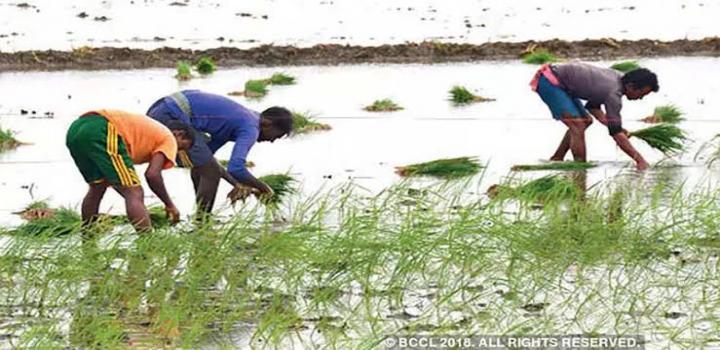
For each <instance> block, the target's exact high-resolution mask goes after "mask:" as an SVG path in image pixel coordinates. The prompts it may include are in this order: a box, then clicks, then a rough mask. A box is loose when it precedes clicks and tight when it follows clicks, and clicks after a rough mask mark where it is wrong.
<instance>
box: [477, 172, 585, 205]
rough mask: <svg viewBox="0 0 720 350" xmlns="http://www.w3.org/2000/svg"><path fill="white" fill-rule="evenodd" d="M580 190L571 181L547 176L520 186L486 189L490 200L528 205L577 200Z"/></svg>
mask: <svg viewBox="0 0 720 350" xmlns="http://www.w3.org/2000/svg"><path fill="white" fill-rule="evenodd" d="M580 193H581V192H580V188H578V186H577V184H575V183H574V182H573V181H572V180H569V179H567V178H565V177H561V176H557V175H548V176H544V177H541V178H539V179H535V180H531V181H528V182H525V183H522V184H520V185H515V186H513V185H494V186H492V187H490V189H488V195H489V196H490V197H491V198H497V199H508V198H514V199H518V200H521V201H524V202H528V203H547V202H553V201H558V200H568V199H574V198H579V195H580Z"/></svg>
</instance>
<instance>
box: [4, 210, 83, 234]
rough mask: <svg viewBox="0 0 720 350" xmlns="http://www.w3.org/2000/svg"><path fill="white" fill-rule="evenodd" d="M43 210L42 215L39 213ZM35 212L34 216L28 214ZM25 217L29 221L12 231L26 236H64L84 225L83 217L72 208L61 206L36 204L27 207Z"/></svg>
mask: <svg viewBox="0 0 720 350" xmlns="http://www.w3.org/2000/svg"><path fill="white" fill-rule="evenodd" d="M41 211H42V213H43V214H42V215H40V214H39V213H40V212H41ZM30 213H33V214H32V217H30V216H27V215H28V214H30ZM23 217H24V218H26V219H27V220H28V221H27V222H26V223H24V224H22V225H20V226H18V227H17V228H16V229H14V230H12V231H10V232H11V233H12V234H15V235H26V236H39V235H43V236H63V235H66V234H69V233H72V232H74V231H77V230H79V229H80V227H81V226H82V218H80V215H79V214H78V213H76V212H75V211H74V210H72V209H68V208H59V209H50V208H49V207H47V206H45V207H44V208H42V207H40V206H36V207H35V208H32V209H26V210H25V211H24V214H23Z"/></svg>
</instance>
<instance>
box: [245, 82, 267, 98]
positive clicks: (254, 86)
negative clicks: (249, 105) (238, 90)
mask: <svg viewBox="0 0 720 350" xmlns="http://www.w3.org/2000/svg"><path fill="white" fill-rule="evenodd" d="M267 86H268V84H267V82H266V81H265V80H248V81H247V82H245V93H244V95H245V97H250V98H260V97H263V96H265V95H267V93H268V88H267Z"/></svg>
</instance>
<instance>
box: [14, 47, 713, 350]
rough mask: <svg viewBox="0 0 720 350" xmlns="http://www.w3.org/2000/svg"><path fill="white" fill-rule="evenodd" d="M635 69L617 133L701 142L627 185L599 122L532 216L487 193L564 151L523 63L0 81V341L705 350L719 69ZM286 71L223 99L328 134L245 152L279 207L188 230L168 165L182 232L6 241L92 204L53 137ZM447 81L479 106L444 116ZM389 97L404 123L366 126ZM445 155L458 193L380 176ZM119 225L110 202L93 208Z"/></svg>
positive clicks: (681, 62) (709, 325)
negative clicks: (525, 341) (29, 218)
mask: <svg viewBox="0 0 720 350" xmlns="http://www.w3.org/2000/svg"><path fill="white" fill-rule="evenodd" d="M612 63H613V62H608V61H597V62H593V64H596V65H601V66H609V65H611V64H612ZM639 63H640V64H641V65H642V66H644V67H647V68H650V69H652V70H653V71H655V72H657V73H658V75H659V80H660V92H659V93H657V94H652V95H650V96H648V97H647V98H645V99H644V100H642V101H632V102H628V101H626V103H625V106H624V108H623V117H624V126H625V128H627V129H628V130H631V131H632V130H635V129H639V128H642V127H645V126H647V124H644V123H641V122H640V121H639V119H641V118H643V117H645V116H648V115H650V114H651V113H652V111H653V109H654V108H655V107H656V106H658V105H665V104H674V105H676V106H678V107H679V108H681V109H682V111H683V112H684V117H685V118H686V120H685V121H683V122H681V123H680V124H679V127H681V128H682V129H684V130H685V131H686V132H687V133H688V136H689V138H690V139H692V140H694V142H690V143H688V150H687V151H686V152H685V153H683V154H681V155H678V156H675V157H672V159H667V158H665V157H664V156H663V155H662V154H660V153H658V152H657V151H654V150H652V149H650V148H649V147H647V146H646V145H644V144H643V143H642V142H640V141H638V140H635V139H631V142H633V144H634V145H636V147H638V149H639V151H640V152H641V153H643V155H645V157H646V158H647V159H648V161H650V162H651V163H652V164H654V165H655V166H654V167H653V168H652V169H651V170H649V171H647V172H645V173H637V172H635V171H634V170H633V169H634V167H633V164H632V163H631V162H630V160H629V159H628V158H627V157H626V156H625V155H624V154H623V153H622V152H621V151H619V150H618V149H617V148H616V146H615V145H614V142H613V141H612V140H611V139H610V138H609V137H608V136H607V130H606V128H605V127H603V126H601V125H599V123H595V124H594V125H593V126H592V127H591V128H590V129H589V131H588V136H587V141H588V156H589V159H590V160H591V161H594V162H597V164H598V166H597V167H594V168H591V169H588V170H585V171H582V172H574V173H571V174H569V175H568V176H570V178H571V179H572V180H573V181H574V182H576V183H579V184H581V186H580V187H581V188H582V190H586V193H585V192H584V193H583V194H581V195H579V197H573V199H572V200H568V199H567V197H564V198H554V197H546V198H543V199H542V200H539V201H533V200H531V201H527V200H516V199H507V198H502V197H501V198H492V197H491V196H488V195H486V194H485V192H486V191H487V189H488V188H489V187H490V186H491V185H493V184H498V183H508V181H509V180H508V178H510V179H512V180H513V181H520V180H529V179H535V178H540V177H542V176H545V175H548V174H557V172H524V173H517V172H511V171H510V169H511V167H512V166H513V165H516V164H532V163H538V162H540V161H541V160H544V159H547V158H548V157H549V156H550V155H551V153H552V152H553V150H554V149H555V147H556V145H557V143H558V142H559V140H560V138H561V136H562V134H563V132H564V128H563V127H562V126H561V125H560V124H559V123H557V122H555V121H553V120H552V119H551V118H550V116H549V112H548V111H547V109H546V107H545V106H544V105H543V104H542V103H541V101H540V99H539V98H538V97H537V96H536V94H534V93H532V92H531V91H530V89H529V87H528V85H527V84H528V81H529V80H530V78H531V76H532V74H533V73H534V71H535V70H536V69H537V67H536V66H530V65H525V64H523V63H520V62H518V61H495V62H482V63H461V64H457V63H456V64H436V65H416V64H409V65H408V64H406V65H342V66H332V67H327V66H303V67H272V68H247V67H241V68H226V67H220V69H219V70H218V71H217V72H216V73H214V74H212V75H209V76H208V77H205V78H195V79H193V80H190V81H188V82H181V83H179V82H178V81H177V80H176V79H175V78H174V77H173V76H174V74H175V71H174V70H171V69H148V70H110V71H92V72H90V71H59V72H5V73H0V91H3V92H5V94H6V98H5V99H3V101H2V103H1V104H0V125H2V127H3V128H8V129H11V130H14V131H16V138H17V139H19V140H20V141H22V142H25V143H27V144H26V145H22V146H20V147H17V148H15V149H13V150H10V151H6V152H3V153H0V193H2V201H0V227H4V228H5V230H7V231H8V232H4V233H3V234H2V235H0V249H1V252H2V253H1V254H0V259H2V261H1V262H2V263H1V264H0V300H2V303H3V305H0V344H2V347H8V348H9V347H48V348H63V347H82V346H85V347H90V348H93V347H97V348H112V347H134V348H162V347H170V348H172V347H186V348H368V349H371V348H382V347H383V340H384V339H386V338H387V337H388V336H392V335H397V334H460V335H467V334H585V335H593V334H628V335H629V334H641V335H643V336H644V337H645V340H646V342H647V343H646V346H647V348H651V349H654V348H703V347H706V348H711V347H717V346H720V343H718V341H719V340H718V338H717V334H718V330H719V329H720V327H719V325H720V323H719V322H718V321H719V319H720V310H719V309H718V307H719V306H720V294H719V293H718V287H719V286H718V281H720V279H718V278H717V277H718V275H717V273H718V257H717V254H718V248H719V247H720V243H719V242H720V237H719V236H718V231H717V228H718V227H719V225H720V222H719V221H718V215H717V213H718V210H720V208H719V207H718V202H717V196H718V188H719V187H718V185H717V182H718V181H717V180H718V173H717V170H716V169H715V168H714V167H713V166H708V164H707V154H706V153H702V154H701V155H700V156H699V157H697V155H698V151H699V150H700V149H701V148H703V147H702V146H703V145H704V144H705V143H706V142H707V141H710V140H712V139H713V137H714V136H715V135H717V134H718V132H719V131H720V123H718V119H717V115H716V114H717V110H718V107H719V106H718V104H719V102H717V100H716V99H715V98H714V97H715V95H717V92H718V91H720V83H718V82H717V80H714V79H704V78H702V77H712V76H718V75H719V74H720V65H719V64H718V63H720V62H718V59H717V58H701V57H698V58H687V57H685V58H661V59H643V60H640V62H639ZM278 71H283V72H286V73H288V74H291V75H293V76H295V77H296V78H297V84H296V85H291V86H281V87H272V89H271V91H270V92H269V94H268V95H267V96H266V97H264V98H263V99H259V100H257V99H245V98H243V97H239V98H237V100H238V101H239V102H241V103H243V104H245V105H247V106H249V107H251V108H253V109H257V110H262V109H264V108H266V107H268V106H272V105H282V106H286V107H288V108H290V109H292V110H296V111H309V112H311V114H314V115H315V116H316V119H317V120H319V121H321V122H323V123H327V124H329V125H330V126H331V127H332V130H329V131H322V132H316V133H310V134H304V135H297V136H292V137H289V138H284V139H281V140H278V141H276V142H274V143H272V144H267V143H259V144H257V145H256V146H255V147H254V148H253V150H252V152H251V153H250V156H249V160H251V161H253V162H254V163H255V164H256V165H255V167H253V168H252V169H251V171H252V172H253V173H254V174H256V175H263V174H269V173H282V172H288V173H289V174H291V175H292V176H294V177H295V178H296V179H297V180H298V182H299V184H300V189H299V193H297V194H295V195H293V196H291V197H290V198H289V199H288V200H287V201H286V202H284V203H283V204H282V205H281V206H280V208H278V210H277V211H272V210H268V209H267V208H265V207H263V206H262V205H259V204H257V203H256V202H255V201H253V200H250V201H249V202H247V203H245V204H241V205H238V206H237V207H235V208H232V207H231V206H230V205H229V204H228V203H227V202H225V201H224V196H223V194H224V193H227V191H229V190H230V187H228V186H226V185H222V186H221V188H220V192H219V193H220V195H219V196H218V197H219V198H218V203H217V204H218V206H217V207H218V209H217V213H218V218H217V221H216V222H214V223H211V224H207V225H205V226H200V227H194V226H193V224H192V223H190V222H189V221H188V220H187V216H188V215H189V214H190V212H191V210H192V209H193V204H192V202H193V198H194V196H193V192H192V185H191V182H190V179H189V176H188V174H187V171H186V170H182V169H173V170H170V171H167V172H166V173H167V174H165V175H164V176H165V179H166V182H167V184H168V188H169V192H170V194H171V196H173V198H174V199H175V202H176V203H177V204H178V206H179V209H180V211H181V213H183V214H184V218H185V220H184V222H183V223H181V224H180V225H179V226H178V227H174V228H171V229H167V228H166V229H160V230H158V231H157V232H155V233H154V234H152V235H146V236H138V235H136V234H134V233H132V229H131V228H130V227H128V226H123V225H119V226H114V225H110V226H98V227H94V228H93V231H92V232H93V233H94V235H92V236H91V237H86V239H85V240H83V239H81V235H80V233H79V231H80V228H79V224H77V223H74V224H72V225H69V226H68V227H69V228H68V230H67V232H65V233H66V234H65V235H63V236H61V237H55V236H47V235H39V236H19V235H17V234H12V233H11V232H10V231H11V228H12V227H16V226H17V225H20V224H21V223H22V220H21V219H20V217H19V216H18V215H15V214H13V213H14V212H18V211H21V210H22V209H23V208H25V207H26V206H27V205H28V204H29V203H31V202H33V201H36V200H46V201H47V202H49V204H51V206H53V207H59V206H67V207H70V208H73V209H77V208H78V204H79V202H80V201H81V199H82V196H83V195H84V193H85V191H86V186H87V185H86V184H85V183H84V182H83V180H82V178H81V176H80V174H79V173H78V172H77V170H76V169H75V167H74V165H73V162H72V159H71V158H70V156H69V154H68V152H67V150H66V148H65V146H64V139H65V132H66V130H67V127H68V126H69V124H70V123H71V122H72V121H73V120H74V119H75V118H76V117H77V116H79V115H80V114H82V113H84V112H86V111H88V110H92V109H95V108H119V109H124V110H128V111H133V112H138V113H142V112H144V111H146V110H147V108H148V107H149V106H150V104H151V103H152V102H154V101H155V100H156V99H157V98H159V97H162V96H164V95H166V94H168V93H172V92H174V91H177V90H179V89H202V90H206V91H210V92H215V93H220V94H225V93H228V92H231V91H237V90H241V89H242V88H243V84H244V83H245V81H246V80H248V79H255V78H260V77H265V76H269V75H271V74H272V73H274V72H278ZM454 85H464V86H466V87H468V88H469V89H471V90H473V92H475V93H476V94H478V95H482V96H485V97H489V98H494V99H495V101H491V102H483V103H477V104H472V105H469V106H465V107H457V106H454V105H453V104H452V103H451V102H449V101H448V90H450V88H451V87H452V86H454ZM384 98H390V99H392V100H393V101H395V102H396V103H397V104H399V105H400V106H401V107H403V109H402V110H400V111H397V112H392V113H372V112H367V111H364V110H363V107H365V106H367V105H369V104H370V103H372V102H373V101H375V100H379V99H384ZM714 150H715V149H712V148H710V151H714ZM229 153H230V146H226V147H225V148H223V149H221V150H220V151H219V152H218V158H219V159H227V157H229ZM461 156H471V157H475V158H477V159H478V160H479V161H480V162H481V163H482V164H483V165H485V166H486V167H485V168H484V169H483V171H482V172H481V174H479V175H477V176H474V177H470V178H465V179H461V180H457V181H451V182H444V181H439V180H432V179H427V178H420V179H414V180H404V179H402V178H401V177H399V176H398V175H396V174H395V173H394V170H395V167H396V166H401V165H406V164H410V163H416V162H423V161H429V160H433V159H437V158H449V157H461ZM143 168H144V167H140V171H142V170H143ZM562 176H564V175H562ZM146 193H147V196H148V198H146V202H148V203H149V204H157V203H159V200H158V199H157V198H154V197H152V196H151V195H150V194H149V191H148V192H146ZM573 196H575V195H573ZM123 211H124V210H123V202H122V201H121V198H120V197H119V196H117V195H116V194H115V193H108V195H107V196H106V199H105V201H104V202H103V205H102V206H101V212H110V213H114V214H122V213H123Z"/></svg>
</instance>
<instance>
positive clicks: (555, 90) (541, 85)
mask: <svg viewBox="0 0 720 350" xmlns="http://www.w3.org/2000/svg"><path fill="white" fill-rule="evenodd" d="M537 93H538V95H540V98H541V99H542V100H543V102H545V104H546V105H547V106H548V107H549V108H550V112H551V113H552V116H553V118H555V119H557V120H560V119H562V116H563V114H566V113H567V114H569V115H570V116H571V117H572V118H585V117H587V116H588V112H587V110H586V109H585V106H583V103H582V101H580V99H578V98H576V97H572V96H570V95H569V94H568V93H567V91H565V90H563V89H562V88H560V87H558V86H555V85H553V84H551V83H550V81H548V80H547V78H545V77H544V76H541V77H540V79H539V81H538V88H537Z"/></svg>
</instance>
